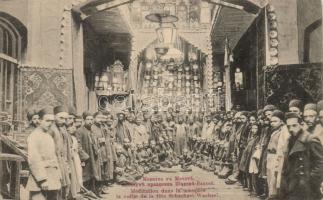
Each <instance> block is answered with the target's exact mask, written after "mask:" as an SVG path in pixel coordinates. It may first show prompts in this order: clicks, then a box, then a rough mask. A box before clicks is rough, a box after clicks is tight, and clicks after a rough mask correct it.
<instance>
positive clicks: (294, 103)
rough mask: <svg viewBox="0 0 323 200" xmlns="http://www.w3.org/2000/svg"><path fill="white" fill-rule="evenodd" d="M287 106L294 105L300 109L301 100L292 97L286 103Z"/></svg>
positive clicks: (301, 105)
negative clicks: (287, 103)
mask: <svg viewBox="0 0 323 200" xmlns="http://www.w3.org/2000/svg"><path fill="white" fill-rule="evenodd" d="M288 107H289V108H291V107H296V108H299V109H300V110H302V107H303V102H302V101H301V100H299V99H292V100H291V101H290V102H289V105H288Z"/></svg>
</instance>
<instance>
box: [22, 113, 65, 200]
mask: <svg viewBox="0 0 323 200" xmlns="http://www.w3.org/2000/svg"><path fill="white" fill-rule="evenodd" d="M39 117H40V121H39V125H38V126H37V128H36V129H35V130H34V131H32V133H31V134H30V135H29V137H28V139H27V144H28V164H29V168H30V171H31V174H30V176H29V178H28V183H27V189H28V190H29V191H30V199H31V200H33V199H35V200H36V199H37V200H58V197H59V190H60V189H61V182H60V177H61V174H60V168H59V163H58V159H57V156H56V152H55V142H54V140H53V138H52V136H51V135H50V133H49V130H50V127H51V125H52V123H53V121H54V113H53V110H52V109H49V108H46V109H42V110H41V111H39Z"/></svg>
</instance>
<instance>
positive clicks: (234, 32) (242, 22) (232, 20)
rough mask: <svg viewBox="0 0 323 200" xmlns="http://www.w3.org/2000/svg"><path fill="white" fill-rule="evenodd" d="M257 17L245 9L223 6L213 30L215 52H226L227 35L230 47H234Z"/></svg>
mask: <svg viewBox="0 0 323 200" xmlns="http://www.w3.org/2000/svg"><path fill="white" fill-rule="evenodd" d="M231 1H236V0H231ZM255 17H256V15H254V14H250V13H248V12H246V11H243V10H237V9H232V8H227V7H223V8H222V9H221V11H220V13H219V16H218V19H217V21H216V23H215V26H214V30H213V32H212V46H213V52H215V53H223V52H224V42H225V37H228V40H229V43H230V48H234V47H235V45H236V44H237V43H238V41H239V39H240V38H241V36H242V35H243V34H244V33H245V31H246V30H247V29H248V27H249V26H250V24H251V23H252V22H253V20H254V19H255Z"/></svg>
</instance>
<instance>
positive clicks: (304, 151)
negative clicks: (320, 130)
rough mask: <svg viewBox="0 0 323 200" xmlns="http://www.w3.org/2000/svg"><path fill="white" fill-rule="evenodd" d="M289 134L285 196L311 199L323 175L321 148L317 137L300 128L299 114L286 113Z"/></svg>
mask: <svg viewBox="0 0 323 200" xmlns="http://www.w3.org/2000/svg"><path fill="white" fill-rule="evenodd" d="M286 119H287V120H286V124H287V128H288V131H289V133H290V135H291V137H290V140H289V143H288V157H287V162H286V165H285V167H284V176H285V177H286V187H287V193H286V196H284V197H283V198H284V199H290V200H313V199H315V200H316V199H321V198H320V183H321V181H322V177H323V148H322V145H321V143H320V141H319V139H318V138H317V137H311V136H310V133H308V132H307V131H306V130H303V129H302V125H301V118H300V117H299V115H297V114H295V113H287V114H286Z"/></svg>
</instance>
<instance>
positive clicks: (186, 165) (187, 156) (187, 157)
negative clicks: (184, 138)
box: [179, 149, 192, 172]
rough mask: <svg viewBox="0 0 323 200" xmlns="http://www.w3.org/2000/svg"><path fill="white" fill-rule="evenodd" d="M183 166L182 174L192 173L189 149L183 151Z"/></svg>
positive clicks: (181, 160)
mask: <svg viewBox="0 0 323 200" xmlns="http://www.w3.org/2000/svg"><path fill="white" fill-rule="evenodd" d="M179 163H180V165H181V171H182V172H189V171H192V168H191V165H192V157H191V155H190V154H189V152H188V150H187V149H184V150H183V155H182V156H180V161H179Z"/></svg>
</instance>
